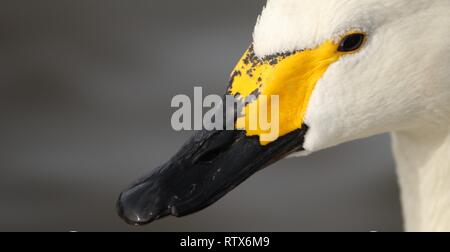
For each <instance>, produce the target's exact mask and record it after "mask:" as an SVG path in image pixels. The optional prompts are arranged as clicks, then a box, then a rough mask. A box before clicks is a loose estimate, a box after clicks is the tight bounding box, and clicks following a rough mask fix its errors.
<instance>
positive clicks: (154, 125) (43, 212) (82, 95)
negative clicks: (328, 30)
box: [0, 0, 402, 231]
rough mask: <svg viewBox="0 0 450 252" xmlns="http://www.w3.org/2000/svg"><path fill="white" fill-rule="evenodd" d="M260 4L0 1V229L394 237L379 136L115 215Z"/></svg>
mask: <svg viewBox="0 0 450 252" xmlns="http://www.w3.org/2000/svg"><path fill="white" fill-rule="evenodd" d="M264 2H265V1H262V0H245V1H242V0H226V1H225V0H222V1H218V0H213V1H212V0H189V1H182V0H176V1H175V0H158V1H156V0H128V1H121V0H95V1H93V0H78V1H73V0H53V1H49V0H40V1H32V0H28V1H23V0H2V1H1V2H0V105H1V106H0V231H8V230H9V231H70V230H78V231H373V230H378V231H401V230H402V220H401V210H400V203H399V196H398V187H397V182H396V176H395V167H394V162H393V159H392V157H391V150H390V146H389V137H388V136H387V135H385V136H378V137H374V138H371V139H366V140H362V141H357V142H353V143H349V144H346V145H342V146H339V147H337V148H334V149H330V150H326V151H323V152H320V153H317V154H314V155H312V156H310V157H307V158H303V159H290V160H284V161H281V162H279V163H277V164H275V165H273V166H271V167H270V168H268V169H266V170H264V171H262V172H260V173H259V174H257V175H255V176H253V177H252V178H250V179H249V180H248V181H247V182H245V183H244V184H243V185H241V186H240V187H238V188H237V189H236V190H234V191H233V192H231V193H230V194H228V195H227V196H226V197H225V198H223V199H222V200H220V201H219V202H218V203H216V204H214V205H213V206H211V207H209V208H207V209H206V210H204V211H202V212H200V213H197V214H194V215H191V216H188V217H184V218H181V219H176V218H168V219H165V220H161V221H158V222H155V223H153V224H151V225H149V226H146V227H141V228H135V227H130V226H127V225H126V224H124V223H123V222H122V221H121V220H120V219H119V218H118V217H117V216H116V211H115V202H116V198H117V196H118V194H119V192H120V191H121V190H122V189H124V188H125V187H126V186H127V185H129V184H130V183H131V182H132V181H134V180H136V179H137V178H139V177H140V176H141V175H143V174H147V173H148V172H149V170H150V169H152V168H154V167H156V166H157V165H159V164H161V163H163V162H164V161H166V160H167V159H168V158H170V156H171V155H172V154H174V152H175V151H176V150H177V149H178V148H179V146H180V145H181V144H182V143H183V141H185V140H186V139H187V137H188V136H189V135H190V134H191V133H190V132H174V131H173V130H172V128H171V125H170V118H171V114H172V113H173V112H174V109H172V108H171V107H170V101H171V99H172V97H173V96H174V95H177V94H188V95H190V96H192V95H193V87H194V86H203V87H204V93H206V94H223V93H224V92H225V90H226V86H227V82H228V78H229V73H230V72H231V70H232V68H233V67H234V64H235V63H236V62H237V60H238V59H239V57H240V55H241V54H242V53H243V52H244V50H245V49H246V48H247V47H248V45H249V44H250V43H251V34H252V29H253V25H254V23H255V21H256V18H257V15H258V14H259V12H260V11H261V9H262V7H263V5H264Z"/></svg>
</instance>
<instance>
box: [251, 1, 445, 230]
mask: <svg viewBox="0 0 450 252" xmlns="http://www.w3.org/2000/svg"><path fill="white" fill-rule="evenodd" d="M449 13H450V1H449V0H269V1H268V3H267V6H266V8H265V9H264V11H263V13H262V15H261V16H260V18H259V19H258V22H257V25H256V27H255V31H254V48H255V53H256V54H257V56H260V57H263V56H266V55H272V54H275V53H281V52H290V51H293V50H301V49H306V50H307V49H312V48H314V47H316V46H318V45H319V44H321V43H322V42H324V41H326V40H330V39H331V40H336V39H338V38H339V37H340V35H342V34H345V33H346V32H348V31H349V30H352V29H358V30H361V31H364V32H365V33H367V36H368V41H367V45H366V46H365V47H364V48H363V49H362V50H361V51H360V52H358V53H356V54H352V55H347V56H345V57H343V58H342V59H341V60H339V61H338V62H336V63H334V64H333V65H331V66H330V67H329V69H328V70H327V72H326V73H325V75H324V76H323V77H322V78H321V80H320V81H319V82H318V83H317V85H316V87H315V89H314V91H313V94H312V97H311V100H310V102H309V105H308V110H307V114H306V117H305V123H306V124H307V125H309V127H310V130H309V132H308V133H307V135H306V138H305V145H304V147H305V149H306V152H307V153H311V152H315V151H318V150H321V149H324V148H327V147H331V146H335V145H338V144H340V143H344V142H347V141H351V140H355V139H360V138H364V137H368V136H372V135H376V134H380V133H385V132H392V135H393V140H394V141H393V142H394V145H393V146H394V151H395V157H396V160H397V164H398V174H399V180H400V185H401V191H402V201H403V208H404V216H405V222H406V224H405V225H406V228H407V230H409V231H444V230H445V231H450V129H449V128H450V126H449V125H450V81H449V80H450V36H449V32H450V15H449ZM300 154H304V153H300Z"/></svg>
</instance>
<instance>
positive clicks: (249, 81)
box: [228, 41, 345, 145]
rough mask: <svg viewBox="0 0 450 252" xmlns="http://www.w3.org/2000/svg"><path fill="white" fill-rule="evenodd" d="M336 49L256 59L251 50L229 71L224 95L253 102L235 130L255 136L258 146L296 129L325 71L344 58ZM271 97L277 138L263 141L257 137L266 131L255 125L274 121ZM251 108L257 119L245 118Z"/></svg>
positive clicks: (331, 46)
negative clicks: (264, 117)
mask: <svg viewBox="0 0 450 252" xmlns="http://www.w3.org/2000/svg"><path fill="white" fill-rule="evenodd" d="M337 49H338V45H337V44H335V43H334V42H332V41H327V42H325V43H323V44H322V45H320V46H319V47H317V48H315V49H310V50H304V51H296V52H293V53H287V54H277V55H273V56H269V57H265V58H258V57H257V56H256V55H255V53H254V51H253V46H251V47H250V48H249V49H248V50H247V51H246V52H245V54H244V56H243V57H242V58H241V60H240V61H239V63H238V64H237V66H236V68H235V70H234V71H233V73H232V76H231V81H230V82H231V85H230V87H229V90H228V92H229V93H230V94H231V95H233V96H235V97H237V98H238V99H240V100H242V101H245V100H246V98H247V97H249V96H251V95H255V96H256V97H257V98H256V100H252V101H250V102H247V104H246V105H245V107H244V109H243V111H242V113H241V117H239V118H238V119H237V121H236V125H235V126H236V128H237V129H241V130H245V131H246V135H247V136H259V137H260V143H261V145H267V144H269V143H271V142H273V141H275V140H276V139H277V138H278V137H282V136H284V135H286V134H289V133H291V132H293V131H295V130H297V129H300V128H301V127H302V124H303V120H304V117H305V113H306V110H307V106H308V102H309V99H310V97H311V94H312V92H313V90H314V87H315V85H316V83H317V82H318V81H319V80H320V79H321V78H322V76H323V75H324V73H325V72H326V70H327V69H328V67H329V66H330V65H331V64H332V63H334V62H336V61H337V60H338V59H339V58H340V57H341V56H342V55H344V54H345V53H343V52H339V51H338V50H337ZM272 96H277V97H278V104H277V107H278V111H277V112H278V113H277V116H278V118H277V119H278V123H279V125H278V126H279V128H278V134H277V137H275V138H272V139H270V140H264V139H262V138H261V136H262V135H264V134H267V132H268V131H270V129H267V127H264V126H262V125H259V123H258V122H259V121H260V120H259V119H260V118H259V117H260V115H269V116H268V117H269V118H268V119H269V120H271V119H274V118H270V114H271V113H270V111H271V106H272V103H271V102H270V97H272ZM252 104H259V106H252ZM262 105H263V106H262ZM255 107H256V109H257V110H259V111H258V113H256V115H258V116H256V117H255V116H249V115H250V114H251V113H250V112H251V111H254V108H255ZM262 110H265V111H262ZM272 117H273V116H272ZM255 120H256V121H255ZM255 125H256V127H255Z"/></svg>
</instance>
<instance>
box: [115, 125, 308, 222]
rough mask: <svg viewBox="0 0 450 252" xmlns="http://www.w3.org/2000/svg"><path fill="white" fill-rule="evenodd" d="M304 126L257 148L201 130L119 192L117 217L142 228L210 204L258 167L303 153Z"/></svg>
mask: <svg viewBox="0 0 450 252" xmlns="http://www.w3.org/2000/svg"><path fill="white" fill-rule="evenodd" d="M307 130H308V127H307V126H306V125H303V127H302V128H301V129H298V130H296V131H294V132H291V133H290V134H288V135H285V136H283V137H280V138H279V139H278V140H276V141H275V142H273V143H271V144H269V145H266V146H262V145H260V142H259V139H258V137H247V136H246V135H245V132H244V131H238V130H235V131H201V132H198V133H197V134H195V135H194V136H193V137H192V138H191V139H190V140H189V141H188V142H187V143H186V144H185V145H184V146H183V147H182V149H181V150H180V151H179V152H178V153H177V154H176V155H175V156H174V157H173V158H172V159H171V160H170V161H168V162H167V163H166V164H164V165H163V166H161V167H158V168H157V169H155V170H154V171H153V173H152V174H151V175H149V176H148V177H146V178H143V179H142V180H140V181H139V182H137V183H136V184H134V185H133V186H131V187H130V188H129V189H127V190H125V191H124V192H122V193H121V195H120V198H119V200H118V203H117V207H118V212H119V215H120V217H121V218H123V219H124V220H125V221H126V222H127V223H129V224H133V225H143V224H147V223H150V222H152V221H154V220H157V219H160V218H162V217H165V216H168V215H173V216H177V217H180V216H185V215H188V214H191V213H194V212H197V211H200V210H202V209H204V208H206V207H207V206H209V205H211V204H213V203H214V202H216V201H217V200H219V199H220V198H221V197H223V196H224V195H225V194H227V193H228V192H230V191H231V190H232V189H233V188H235V187H236V186H238V185H239V184H241V183H242V182H243V181H245V180H246V179H247V178H249V177H250V176H251V175H253V174H254V173H256V172H257V171H259V170H261V169H263V168H264V167H266V166H268V165H270V164H272V163H274V162H276V161H278V160H280V159H282V158H284V157H286V156H287V155H289V154H291V153H293V152H298V151H302V150H303V147H302V145H303V141H304V136H305V134H306V132H307Z"/></svg>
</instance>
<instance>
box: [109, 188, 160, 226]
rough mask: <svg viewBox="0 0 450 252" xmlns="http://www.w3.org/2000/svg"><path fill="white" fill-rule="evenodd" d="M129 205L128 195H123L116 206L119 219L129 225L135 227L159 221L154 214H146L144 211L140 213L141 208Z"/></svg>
mask: <svg viewBox="0 0 450 252" xmlns="http://www.w3.org/2000/svg"><path fill="white" fill-rule="evenodd" d="M127 203H128V200H127V197H126V193H125V194H124V193H121V194H120V196H119V199H118V200H117V204H116V207H117V213H118V215H119V217H120V218H121V219H122V220H124V221H125V222H126V223H127V224H129V225H133V226H142V225H146V224H149V223H151V222H153V221H155V220H156V219H158V218H157V217H156V216H153V215H152V213H150V214H147V213H144V212H142V211H139V208H133V207H130V206H129V204H127Z"/></svg>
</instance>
